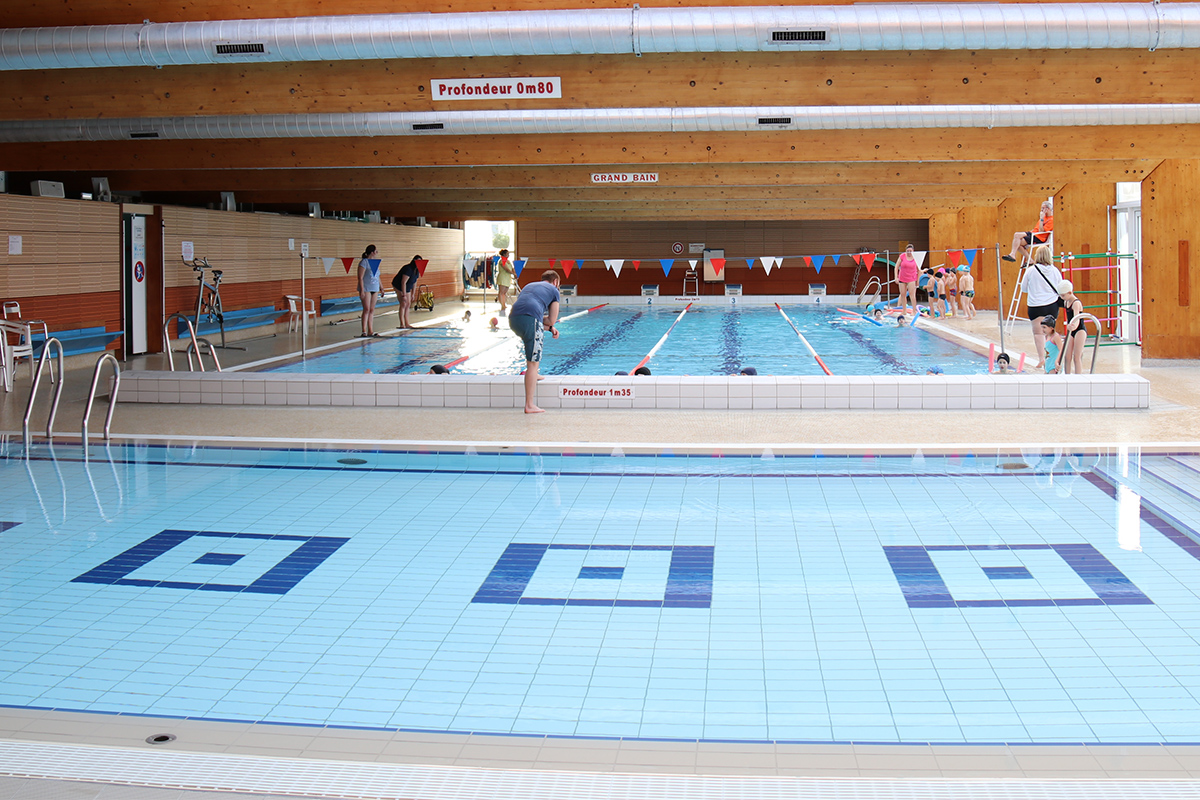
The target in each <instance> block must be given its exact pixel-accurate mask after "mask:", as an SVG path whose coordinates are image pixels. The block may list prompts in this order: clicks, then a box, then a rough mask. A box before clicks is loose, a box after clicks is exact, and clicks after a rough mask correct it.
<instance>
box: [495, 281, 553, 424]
mask: <svg viewBox="0 0 1200 800" xmlns="http://www.w3.org/2000/svg"><path fill="white" fill-rule="evenodd" d="M558 283H559V280H558V273H557V272H555V271H554V270H552V269H548V270H546V271H545V272H543V273H542V279H541V280H540V281H538V282H537V283H531V284H529V285H528V286H526V287H525V290H524V291H523V292H521V295H520V297H518V298H517V302H515V303H513V307H512V313H511V314H509V317H508V327H509V328H511V329H512V332H513V333H515V334H516V335H517V336H519V337H521V341H522V342H523V343H524V345H525V413H526V414H539V413H541V412H542V411H544V409H541V408H538V406H537V404H536V403H535V402H534V400H536V399H537V382H538V365H539V364H540V363H541V361H542V340H543V338H544V336H545V334H544V333H543V331H544V330H545V328H549V329H550V333H551V335H552V336H554V338H555V339H557V338H558V328H556V327H554V323H555V322H557V321H558V304H559V301H560V300H561V299H562V298H561V297H560V295H559V293H558Z"/></svg>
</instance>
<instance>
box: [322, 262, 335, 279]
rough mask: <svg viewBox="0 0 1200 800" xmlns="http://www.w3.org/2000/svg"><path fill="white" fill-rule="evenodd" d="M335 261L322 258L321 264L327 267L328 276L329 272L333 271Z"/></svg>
mask: <svg viewBox="0 0 1200 800" xmlns="http://www.w3.org/2000/svg"><path fill="white" fill-rule="evenodd" d="M333 261H334V259H332V258H322V259H321V263H323V264H324V265H325V274H326V275H328V274H329V270H331V269H333Z"/></svg>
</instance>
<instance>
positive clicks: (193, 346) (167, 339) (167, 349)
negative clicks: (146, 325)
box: [163, 311, 221, 372]
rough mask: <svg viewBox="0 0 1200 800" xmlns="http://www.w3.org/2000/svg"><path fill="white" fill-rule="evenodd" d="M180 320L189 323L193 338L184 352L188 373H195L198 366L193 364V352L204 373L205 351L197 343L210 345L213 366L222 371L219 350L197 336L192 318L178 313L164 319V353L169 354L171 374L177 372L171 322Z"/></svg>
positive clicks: (209, 352)
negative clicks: (172, 344) (170, 330)
mask: <svg viewBox="0 0 1200 800" xmlns="http://www.w3.org/2000/svg"><path fill="white" fill-rule="evenodd" d="M173 319H180V320H183V321H184V322H186V323H187V327H188V334H189V336H190V337H191V339H190V341H189V342H188V346H187V347H186V348H185V349H184V351H183V352H185V353H186V354H187V360H188V372H195V371H196V365H195V364H193V363H192V352H193V351H194V352H195V353H196V362H197V363H198V364H199V365H200V371H201V372H204V356H203V351H201V350H200V348H199V347H197V343H200V344H206V345H208V354H209V356H211V357H212V360H213V366H215V367H216V368H217V372H220V371H221V362H220V360H219V359H218V358H217V348H216V346H215V345H213V343H212V342H210V341H209V340H208V339H205V338H203V337H200V336H197V335H196V327H195V326H194V325H192V320H191V317H187V316H184V315H183V314H180V313H179V312H178V311H176V312H175V313H174V314H168V315H167V316H166V317H164V318H163V352H164V353H166V354H167V364H168V366H170V368H171V372H174V371H175V355H174V353H175V351H174V350H172V349H171V336H170V333H169V329H170V326H171V320H173Z"/></svg>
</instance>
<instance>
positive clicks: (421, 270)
mask: <svg viewBox="0 0 1200 800" xmlns="http://www.w3.org/2000/svg"><path fill="white" fill-rule="evenodd" d="M428 266H429V259H428V258H418V259H417V274H419V275H420V276H421V277H422V278H424V277H425V268H426V267H428Z"/></svg>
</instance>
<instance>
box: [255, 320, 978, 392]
mask: <svg viewBox="0 0 1200 800" xmlns="http://www.w3.org/2000/svg"><path fill="white" fill-rule="evenodd" d="M785 311H786V313H787V316H788V317H789V318H790V319H791V320H792V322H794V323H795V325H796V327H797V328H798V329H799V330H800V332H801V333H803V334H804V336H805V338H806V339H808V341H809V343H810V344H811V345H812V346H813V348H814V349H815V350H816V352H817V353H818V355H820V356H821V358H822V360H824V362H825V364H826V366H828V367H829V369H830V371H831V372H833V374H835V375H924V374H925V372H926V370H927V369H928V368H929V367H930V366H932V365H934V364H937V365H939V366H941V367H942V369H943V370H944V371H945V372H946V373H947V374H959V375H966V374H980V373H985V372H987V359H986V358H983V357H981V356H979V355H977V354H975V353H973V352H971V351H970V350H967V349H966V348H963V347H960V346H958V345H956V344H954V343H953V342H950V341H949V340H947V339H943V338H941V337H939V336H936V335H934V334H932V333H929V332H928V331H924V330H921V329H920V328H919V327H918V328H911V327H904V328H898V327H896V326H895V324H894V323H893V324H886V325H885V326H883V327H880V326H877V325H874V324H871V323H868V322H862V321H859V322H845V321H843V316H844V315H843V314H842V313H841V312H839V311H838V310H837V309H836V308H835V307H832V306H812V305H803V306H800V305H797V306H788V307H786V308H785ZM571 313H574V312H571ZM678 314H679V310H678V309H668V308H656V307H652V306H639V307H628V306H624V307H605V308H602V309H600V310H598V311H595V312H592V313H590V314H587V315H585V316H581V317H576V318H574V319H570V320H567V321H565V322H563V323H562V325H561V326H560V328H559V330H560V331H561V335H560V337H559V338H558V339H557V340H552V339H550V337H547V341H546V348H545V354H544V356H543V361H542V374H544V375H612V374H613V373H614V372H617V371H618V370H624V371H626V372H630V371H632V370H633V368H634V367H635V366H636V365H637V364H638V363H639V362H640V361H641V360H642V358H643V357H644V356H645V355H646V354H647V353H649V352H650V350H651V349H652V348H653V347H654V345H655V343H656V342H658V341H659V339H660V338H661V337H662V335H663V334H664V333H666V332H667V330H668V329H669V328H670V327H671V324H672V323H673V322H675V320H676V318H677V317H678ZM485 316H487V317H490V316H491V315H480V318H477V319H475V320H473V321H472V322H471V323H469V324H464V323H461V322H456V323H454V324H453V325H450V326H446V327H438V328H425V329H421V330H417V331H413V332H410V333H408V334H406V335H404V336H398V337H394V338H388V339H384V340H373V341H366V342H363V343H356V344H354V345H352V346H351V347H349V348H347V349H343V350H339V351H337V352H333V353H328V354H324V355H320V356H317V357H315V358H310V359H309V360H308V361H304V362H299V361H297V362H292V363H288V364H285V365H283V366H278V367H274V368H273V369H276V370H280V371H286V372H322V373H354V374H360V373H362V372H365V371H367V370H370V371H371V372H374V373H400V374H407V373H409V372H414V371H417V372H425V371H426V370H428V369H429V367H430V366H431V365H433V364H445V363H448V362H450V361H453V360H455V359H457V358H460V357H462V356H467V355H470V356H472V358H470V359H469V360H468V361H466V362H465V363H463V364H462V365H460V366H458V367H456V368H455V371H456V372H459V373H468V374H508V375H515V374H517V373H519V372H520V371H521V370H522V369H524V368H525V360H524V355H523V351H522V350H521V348H520V345H519V344H518V342H517V341H516V340H515V339H512V334H511V333H510V332H509V330H508V324H507V320H501V321H500V323H501V324H500V328H501V330H500V332H499V333H493V332H491V331H489V330H488V329H487V320H486V319H484V318H483V317H485ZM488 348H490V349H488ZM648 366H649V367H650V369H651V370H652V371H653V372H654V374H656V375H730V374H736V373H737V372H739V371H740V370H741V368H742V367H745V366H752V367H754V368H755V369H757V370H758V371H759V373H760V374H763V375H821V374H823V373H822V371H821V368H820V367H819V366H818V365H817V363H816V361H815V360H814V359H813V358H812V356H811V355H810V354H809V352H808V350H807V349H806V348H805V347H804V345H803V344H802V343H801V341H800V338H799V337H798V336H797V335H796V332H795V331H794V330H792V328H791V326H790V325H789V324H788V322H787V320H786V319H785V318H784V316H783V315H782V314H780V313H779V312H778V311H777V310H776V309H775V308H773V307H771V308H751V307H745V306H743V307H729V306H721V307H708V306H704V307H693V309H692V310H691V311H689V312H688V313H687V314H686V315H685V316H684V318H683V319H682V320H680V322H679V324H678V325H677V326H676V327H675V329H674V330H673V331H672V333H671V335H670V337H669V338H668V339H667V341H666V343H665V344H664V345H663V347H662V349H660V350H659V351H658V353H657V354H656V355H655V356H654V358H653V359H652V360H651V361H650V363H649V364H648Z"/></svg>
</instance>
